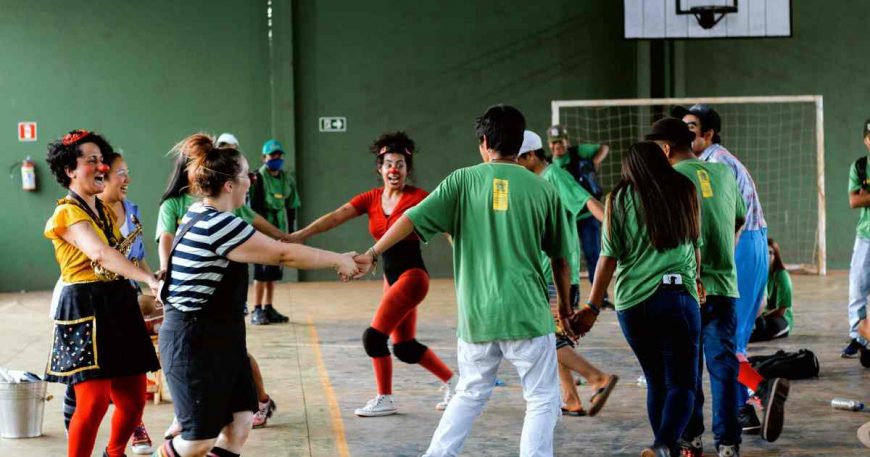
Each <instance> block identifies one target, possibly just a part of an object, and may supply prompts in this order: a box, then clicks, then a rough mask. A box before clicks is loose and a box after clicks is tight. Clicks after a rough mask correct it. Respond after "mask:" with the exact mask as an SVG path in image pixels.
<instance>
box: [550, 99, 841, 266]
mask: <svg viewBox="0 0 870 457" xmlns="http://www.w3.org/2000/svg"><path fill="white" fill-rule="evenodd" d="M695 103H706V104H708V105H710V106H712V107H713V108H714V109H715V110H716V111H717V112H718V113H719V115H720V117H721V118H722V132H721V133H720V136H721V138H722V140H721V141H722V145H723V146H725V147H726V148H727V149H728V150H729V151H731V153H732V154H734V155H735V156H737V158H739V159H740V161H741V162H743V164H744V165H745V166H746V168H748V169H749V172H750V173H751V174H752V178H753V180H754V181H755V185H756V187H757V189H758V194H759V198H760V199H761V206H762V208H763V210H764V217H765V219H766V220H767V226H768V236H770V237H772V238H773V239H775V240H776V241H777V242H778V243H779V245H780V247H781V249H782V254H783V260H784V261H785V262H786V263H787V264H788V267H789V268H790V269H803V270H806V271H808V272H812V273H817V274H825V269H826V265H825V193H824V188H825V182H824V172H825V170H824V163H825V160H824V138H823V130H822V126H823V117H822V114H823V111H822V97H821V96H814V95H807V96H784V97H716V98H662V99H626V100H572V101H554V102H552V123H553V124H560V125H563V126H564V127H565V128H566V129H567V131H568V136H569V139H570V141H571V144H572V145H576V144H580V143H601V144H608V145H609V146H610V155H609V156H608V157H607V158H606V159H605V160H604V162H603V163H602V164H601V166H600V169H599V170H598V176H599V180H600V181H601V184H602V186H603V187H604V189H605V192H607V191H608V190H609V189H612V188H613V186H614V185H616V183H617V181H618V180H619V172H620V161H621V160H622V155H623V152H624V151H626V150H627V149H628V147H629V146H630V145H631V144H632V143H634V142H636V141H638V140H640V139H642V138H643V135H644V134H645V133H646V132H647V131H648V130H649V127H650V125H651V124H652V123H653V122H654V121H656V120H658V119H659V118H661V117H663V116H666V115H668V113H670V110H671V107H673V106H675V105H683V106H686V107H688V106H691V105H693V104H695Z"/></svg>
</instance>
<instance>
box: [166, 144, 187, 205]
mask: <svg viewBox="0 0 870 457" xmlns="http://www.w3.org/2000/svg"><path fill="white" fill-rule="evenodd" d="M189 161H190V160H189V159H188V158H187V156H186V155H184V154H177V157H176V158H175V165H174V168H173V170H172V175H171V176H170V177H169V184H168V185H167V186H166V190H165V191H163V196H162V197H160V203H161V204H162V203H163V202H165V201H166V200H169V199H170V198H176V197H180V196H182V195H184V194H186V193H188V191H189V190H190V181H189V180H188V179H187V163H188V162H189Z"/></svg>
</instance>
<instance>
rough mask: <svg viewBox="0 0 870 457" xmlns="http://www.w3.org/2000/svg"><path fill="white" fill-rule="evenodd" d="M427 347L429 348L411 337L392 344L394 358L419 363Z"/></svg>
mask: <svg viewBox="0 0 870 457" xmlns="http://www.w3.org/2000/svg"><path fill="white" fill-rule="evenodd" d="M427 349H429V347H428V346H426V345H425V344H420V342H419V341H417V340H416V339H413V338H412V339H410V340H408V341H402V342H401V343H399V344H394V345H393V352H394V353H395V354H396V358H397V359H399V360H401V361H402V362H405V363H419V362H420V359H422V358H423V354H424V353H425V352H426V350H427Z"/></svg>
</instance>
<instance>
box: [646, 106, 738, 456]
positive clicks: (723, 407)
mask: <svg viewBox="0 0 870 457" xmlns="http://www.w3.org/2000/svg"><path fill="white" fill-rule="evenodd" d="M646 139H647V140H652V141H655V142H656V143H657V144H658V145H659V146H660V147H661V148H662V152H663V153H664V154H665V156H666V157H667V158H668V160H669V161H670V162H671V165H673V167H674V169H675V170H676V171H678V172H679V173H681V174H682V175H684V176H686V177H687V178H689V179H690V180H691V181H692V183H693V184H694V185H695V189H697V191H698V201H699V202H700V204H701V241H702V246H701V282H702V283H703V285H704V288H705V290H706V293H707V294H706V302H704V303H701V349H702V350H701V351H699V354H700V360H699V371H698V383H697V388H696V390H695V409H694V412H693V414H692V417H691V419H690V420H689V424H688V425H687V426H686V428H685V430H684V432H683V440H682V441H681V443H680V446H681V447H682V449H683V455H686V456H698V457H700V456H701V455H703V442H702V436H703V433H704V393H703V388H702V383H701V381H702V378H703V376H702V373H703V372H702V371H701V368H702V367H703V366H704V358H706V359H707V370H708V372H709V373H710V386H711V392H712V395H713V435H714V438H715V446H716V449H717V450H718V451H719V452H722V450H723V449H728V448H730V449H729V450H733V451H734V452H738V449H739V446H740V443H741V438H740V434H741V427H740V423H739V421H738V404H737V403H738V401H737V389H738V381H737V374H738V371H739V364H738V361H737V358H736V357H735V356H734V354H735V351H736V340H735V338H736V334H737V314H736V310H735V307H736V305H737V297H739V296H740V294H739V293H738V292H737V268H736V265H735V263H734V241H735V238H736V234H737V231H738V229H739V228H740V227H741V226H742V225H743V221H744V219H745V217H746V205H745V204H744V202H743V198H742V197H741V195H740V191H739V188H738V187H737V180H736V179H735V178H734V175H733V173H731V169H730V168H728V167H727V166H726V165H723V164H719V163H711V162H703V161H701V160H698V159H697V158H696V157H695V155H694V154H693V153H692V149H691V144H692V140H693V139H694V134H693V133H692V132H691V131H690V130H689V127H688V126H686V124H685V123H684V122H683V121H682V120H680V119H676V118H664V119H661V120H659V121H657V122H655V123H654V124H653V125H652V129H651V131H650V132H649V133H648V134H647V135H646ZM720 455H722V454H720ZM729 455H736V454H729Z"/></svg>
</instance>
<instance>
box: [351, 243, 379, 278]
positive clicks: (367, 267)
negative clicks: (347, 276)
mask: <svg viewBox="0 0 870 457" xmlns="http://www.w3.org/2000/svg"><path fill="white" fill-rule="evenodd" d="M353 260H354V262H356V265H357V268H358V269H359V273H357V274H356V275H354V277H353V279H360V278H362V277H363V276H365V275H366V274H367V273H370V272H372V271H374V268H375V257H374V254H372V251H371V249H369V250H368V251H366V252H365V254H360V255H358V256H356V257H354V258H353Z"/></svg>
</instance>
